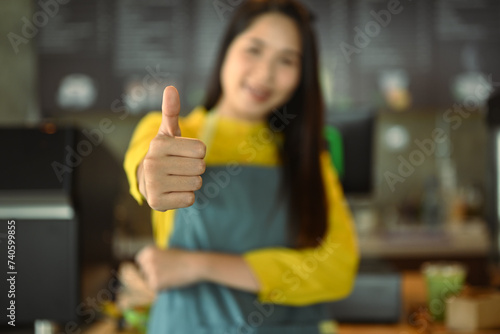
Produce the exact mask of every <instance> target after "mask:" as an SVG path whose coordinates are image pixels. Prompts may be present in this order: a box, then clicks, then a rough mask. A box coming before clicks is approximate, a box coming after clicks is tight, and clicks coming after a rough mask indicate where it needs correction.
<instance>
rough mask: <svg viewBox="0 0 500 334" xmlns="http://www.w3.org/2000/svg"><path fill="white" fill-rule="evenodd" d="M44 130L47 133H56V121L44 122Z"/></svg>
mask: <svg viewBox="0 0 500 334" xmlns="http://www.w3.org/2000/svg"><path fill="white" fill-rule="evenodd" d="M42 131H43V132H45V133H46V134H49V135H51V134H54V133H56V131H57V127H56V125H55V124H54V123H44V124H43V125H42Z"/></svg>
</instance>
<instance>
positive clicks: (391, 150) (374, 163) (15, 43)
mask: <svg viewBox="0 0 500 334" xmlns="http://www.w3.org/2000/svg"><path fill="white" fill-rule="evenodd" d="M237 5H238V1H222V0H221V1H212V0H196V1H194V0H191V1H185V0H184V1H182V0H148V1H140V2H139V1H130V0H106V1H97V0H86V1H83V0H72V1H62V0H59V2H58V1H56V0H53V1H40V2H38V1H30V0H2V1H0V35H1V36H2V37H1V39H0V60H1V62H0V127H2V129H9V128H18V127H25V126H31V127H34V128H36V129H38V131H41V132H43V133H54V132H57V131H58V130H59V129H60V128H65V127H67V126H75V127H77V129H78V130H77V131H76V135H75V136H76V137H75V138H77V142H78V138H80V140H85V139H88V138H87V137H85V136H84V135H82V133H83V132H82V130H83V129H87V131H101V134H102V143H98V144H97V145H93V146H92V148H91V152H90V154H88V155H87V156H86V157H85V160H84V161H85V163H82V164H81V165H80V166H78V168H76V169H75V173H74V175H72V176H73V178H74V179H73V182H74V185H75V187H76V189H77V192H78V194H77V195H76V196H78V197H80V202H81V204H80V207H81V208H84V210H81V211H79V212H81V214H82V216H81V217H80V219H81V221H82V222H83V223H85V224H82V229H83V232H82V234H83V238H82V239H81V242H82V243H83V248H84V250H83V254H84V257H85V259H86V260H88V261H90V262H94V263H100V262H104V263H110V265H111V266H113V265H114V264H115V263H118V262H120V261H122V260H130V259H131V258H132V257H133V255H134V253H135V252H136V251H137V250H138V249H139V248H140V247H142V245H144V244H145V243H148V242H151V227H150V223H149V210H148V208H147V207H146V206H143V207H140V206H138V205H137V204H136V203H135V201H134V200H133V199H132V198H131V197H130V196H129V195H128V184H127V181H126V179H125V175H124V172H123V171H122V168H121V166H122V163H123V156H124V153H125V150H126V148H127V145H128V142H129V139H130V136H131V134H132V131H133V129H134V127H135V125H136V124H137V122H138V121H139V119H140V118H141V117H142V116H144V114H145V113H146V112H148V111H150V110H159V108H160V106H161V105H160V104H161V94H162V91H163V88H164V87H165V86H166V85H175V86H176V87H177V88H178V90H179V92H180V96H181V100H182V101H181V102H182V113H183V114H184V115H185V114H187V113H188V112H189V111H190V110H191V109H192V108H193V107H195V106H196V105H197V104H199V103H200V102H201V101H202V98H203V92H204V89H205V85H206V82H207V79H208V76H209V74H210V69H211V65H212V63H213V60H214V57H215V53H216V51H217V49H218V42H219V39H220V37H221V33H222V31H223V29H224V26H225V24H226V23H227V21H228V19H227V18H228V16H229V15H230V14H231V12H232V11H234V8H235V7H237ZM307 5H308V6H309V7H310V8H311V9H312V10H313V11H314V13H315V15H316V23H315V24H316V28H317V32H318V34H319V37H320V38H319V44H320V50H321V52H320V53H321V69H320V70H321V80H322V84H323V91H324V97H325V102H326V106H327V111H328V114H327V121H328V124H329V125H332V126H334V127H335V128H336V129H337V130H339V131H340V132H341V133H342V134H343V135H344V143H345V146H344V152H343V153H344V155H343V159H342V160H343V169H344V176H345V191H346V194H347V196H348V200H349V203H350V205H351V207H352V209H353V212H354V216H355V218H356V225H357V229H358V233H359V236H360V247H361V251H362V255H363V261H362V268H361V269H362V270H373V271H377V270H394V271H402V270H408V269H409V270H415V269H418V268H419V267H420V265H421V264H422V263H423V262H425V261H428V260H458V261H461V262H465V263H466V264H467V266H468V268H469V276H468V280H469V282H470V283H473V284H478V285H484V284H487V283H488V282H489V279H490V276H489V275H490V274H489V273H490V270H491V268H492V267H493V266H494V264H495V263H496V264H497V265H498V261H499V252H498V243H499V233H498V220H497V217H496V216H495V215H496V214H495V210H496V209H495V208H496V205H497V204H498V202H497V199H496V195H492V194H494V193H495V191H494V189H496V188H495V186H496V183H495V182H496V180H497V174H495V173H494V172H492V168H491V167H492V166H493V165H494V164H493V157H494V156H496V155H497V153H495V151H494V147H495V146H494V145H493V140H492V139H491V138H493V134H492V131H491V130H489V129H491V127H489V126H488V124H487V122H486V112H487V107H486V102H487V99H488V98H489V97H490V96H491V95H492V94H493V92H494V91H495V89H500V65H499V63H498V61H499V59H500V43H499V41H500V28H499V24H498V22H499V21H500V2H498V1H494V0H490V1H488V0H481V1H479V0H476V1H465V0H436V1H401V2H398V1H386V0H354V1H348V0H336V1H319V0H315V1H307ZM497 104H498V103H497ZM497 112H498V110H497ZM103 120H104V122H108V123H106V124H107V125H106V126H107V127H109V129H112V130H109V131H108V132H107V133H105V132H103V131H102V130H99V129H101V127H102V126H103V123H102V122H103ZM0 131H2V130H0ZM95 133H97V132H95ZM96 138H97V137H96ZM96 140H97V139H96ZM7 145H16V143H13V142H1V143H0V146H2V147H5V146H7ZM61 147H62V148H64V147H65V146H64V145H63V146H61ZM350 147H351V149H349V148H350ZM61 154H62V153H61ZM62 159H63V158H62V156H61V162H62ZM2 164H4V162H2ZM0 168H3V167H0ZM2 177H5V175H2ZM52 177H53V175H52ZM360 180H361V181H360ZM2 189H9V188H8V187H7V188H2ZM82 203H83V204H82ZM1 218H4V217H1ZM83 225H86V226H87V227H85V226H83ZM89 226H91V227H90V228H89Z"/></svg>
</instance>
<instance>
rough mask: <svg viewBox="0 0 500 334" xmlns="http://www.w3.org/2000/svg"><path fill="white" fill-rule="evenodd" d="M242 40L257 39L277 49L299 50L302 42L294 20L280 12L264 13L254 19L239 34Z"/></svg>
mask: <svg viewBox="0 0 500 334" xmlns="http://www.w3.org/2000/svg"><path fill="white" fill-rule="evenodd" d="M239 37H240V38H242V39H244V40H254V41H255V40H259V41H262V42H263V43H264V44H265V45H266V46H269V47H271V48H273V49H276V50H277V51H280V50H292V51H296V52H300V51H301V49H302V43H301V39H300V33H299V28H298V26H297V24H296V23H295V21H294V20H292V19H291V18H289V17H288V16H286V15H284V14H280V13H266V14H262V15H260V16H258V17H256V18H255V19H254V21H253V22H252V24H250V26H249V27H248V28H247V29H246V30H245V31H243V33H241V35H240V36H239Z"/></svg>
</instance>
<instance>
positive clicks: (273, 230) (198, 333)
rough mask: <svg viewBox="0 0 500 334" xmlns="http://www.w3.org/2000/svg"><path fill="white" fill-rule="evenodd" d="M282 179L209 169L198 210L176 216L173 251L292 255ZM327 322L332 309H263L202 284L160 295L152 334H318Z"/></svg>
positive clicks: (275, 170) (263, 172) (247, 296)
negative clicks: (282, 251) (281, 251)
mask: <svg viewBox="0 0 500 334" xmlns="http://www.w3.org/2000/svg"><path fill="white" fill-rule="evenodd" d="M233 171H234V169H233ZM281 172H282V171H281V168H280V167H260V166H249V165H240V166H238V168H237V173H234V172H233V173H229V172H228V168H227V167H226V166H212V167H207V169H206V171H205V173H204V174H203V186H202V188H201V189H200V190H198V191H197V194H196V202H195V204H194V205H193V206H191V207H189V208H183V209H177V210H176V213H175V218H174V228H173V231H172V234H171V235H170V239H169V247H171V248H181V249H189V250H199V251H211V252H221V253H231V254H242V253H245V252H248V251H251V250H255V249H259V248H267V247H290V246H291V244H290V239H291V238H289V234H288V230H289V229H288V227H287V215H288V206H287V200H286V196H283V193H282V192H281V187H280V185H281ZM329 318H330V317H328V314H327V304H315V305H312V306H306V307H293V306H283V305H278V304H267V303H264V304H263V303H260V302H259V301H258V299H257V295H256V294H254V293H248V292H244V291H240V290H236V289H231V288H228V287H225V286H222V285H218V284H213V283H206V282H203V283H198V284H194V285H190V286H188V287H184V288H177V289H169V290H164V291H161V292H159V293H158V295H157V298H156V300H155V303H154V306H153V308H152V310H151V314H150V322H149V325H148V333H152V334H160V333H162V334H209V333H210V334H250V333H251V334H283V333H286V334H316V333H318V334H319V333H320V332H319V329H318V328H319V323H320V322H321V321H324V320H327V319H329Z"/></svg>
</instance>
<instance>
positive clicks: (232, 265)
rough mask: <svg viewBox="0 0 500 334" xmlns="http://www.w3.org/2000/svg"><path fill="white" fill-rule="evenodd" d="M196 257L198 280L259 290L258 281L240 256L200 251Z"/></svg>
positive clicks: (251, 290) (246, 289) (236, 287)
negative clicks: (198, 270) (198, 271)
mask: <svg viewBox="0 0 500 334" xmlns="http://www.w3.org/2000/svg"><path fill="white" fill-rule="evenodd" d="M197 258H198V260H197V261H198V263H199V264H198V266H199V268H200V280H202V281H208V282H212V283H217V284H221V285H224V286H227V287H230V288H234V289H238V290H244V291H248V292H258V291H259V289H260V285H259V282H258V281H257V278H256V277H255V276H254V274H253V273H252V270H251V269H250V266H249V265H248V264H247V263H246V262H245V260H244V259H243V257H242V256H239V255H232V254H224V253H208V252H203V253H202V252H200V253H197Z"/></svg>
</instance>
